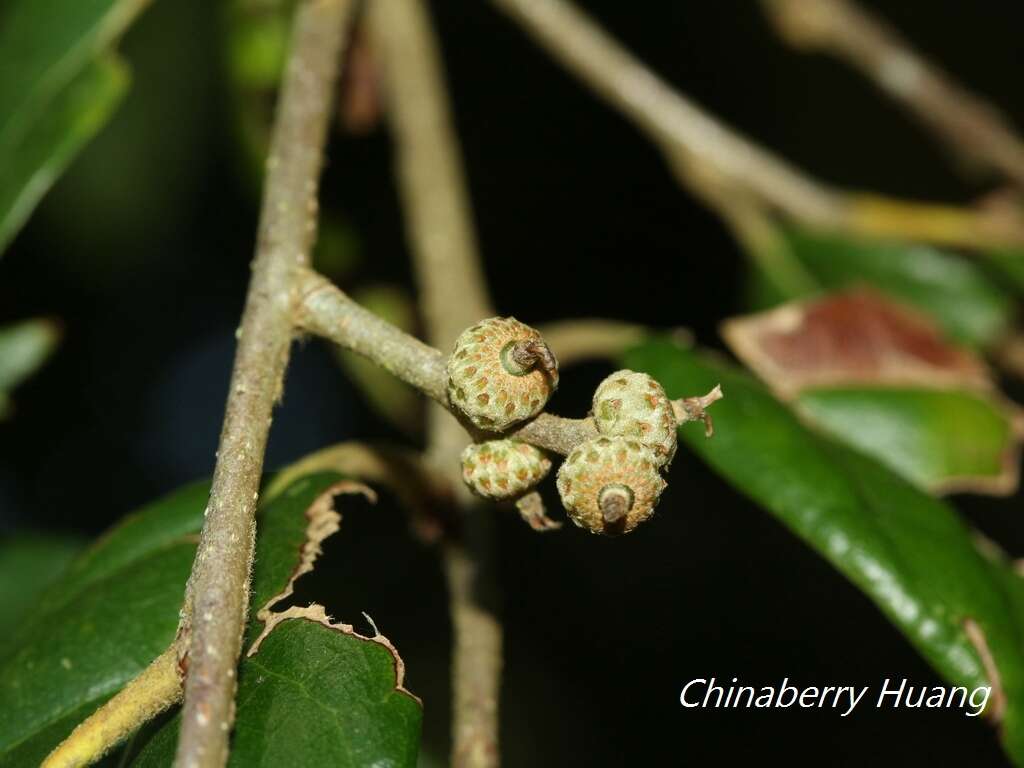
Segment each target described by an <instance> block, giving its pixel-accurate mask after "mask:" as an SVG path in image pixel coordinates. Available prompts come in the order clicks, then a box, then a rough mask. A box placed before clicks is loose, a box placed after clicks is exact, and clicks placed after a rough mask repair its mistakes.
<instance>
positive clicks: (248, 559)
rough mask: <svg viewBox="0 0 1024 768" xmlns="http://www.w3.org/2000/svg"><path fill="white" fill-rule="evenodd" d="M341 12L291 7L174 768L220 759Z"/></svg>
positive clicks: (313, 205) (202, 554)
mask: <svg viewBox="0 0 1024 768" xmlns="http://www.w3.org/2000/svg"><path fill="white" fill-rule="evenodd" d="M349 10H350V3H349V0H305V1H304V2H301V3H300V4H299V6H298V9H297V11H296V15H295V25H294V30H293V32H292V42H291V45H292V48H291V53H290V56H289V59H288V62H287V67H286V71H285V75H284V81H283V84H282V90H281V94H280V97H279V102H278V108H277V115H276V119H275V125H274V131H273V136H272V139H271V146H270V155H269V157H268V159H267V177H266V184H265V188H264V196H263V206H262V210H261V212H260V225H259V237H258V242H257V245H256V256H255V259H254V260H253V264H252V279H251V281H250V283H249V292H248V296H247V298H246V304H245V310H244V312H243V315H242V322H241V326H240V328H239V334H238V350H237V353H236V356H235V364H234V370H233V371H232V374H231V384H230V391H229V393H228V401H227V408H226V412H225V417H224V426H223V429H222V432H221V437H220V445H219V448H218V451H217V465H216V468H215V470H214V474H213V486H212V489H211V492H210V500H209V504H208V506H207V509H206V519H205V523H204V525H203V530H202V534H201V537H200V541H199V550H198V552H197V554H196V559H195V563H194V565H193V568H192V575H191V576H190V578H189V583H188V587H187V589H186V598H185V606H184V609H183V614H182V626H181V630H182V634H183V636H185V637H188V638H189V646H188V658H187V669H188V674H187V676H186V679H185V700H184V709H183V712H182V718H181V734H180V737H179V741H178V751H177V755H176V757H175V765H176V766H178V768H206V767H208V766H209V767H210V768H219V766H222V765H224V763H225V762H226V761H227V756H228V739H229V735H230V730H231V726H232V722H233V718H234V694H235V687H236V682H235V668H236V665H237V663H238V656H239V652H240V649H241V640H242V632H243V629H244V627H245V621H246V615H247V609H248V603H249V573H250V568H251V564H252V554H253V546H254V540H255V522H254V515H255V510H256V500H257V495H258V489H259V484H260V476H261V472H262V469H263V457H264V451H265V448H266V443H267V435H268V432H269V429H270V421H271V411H272V410H273V406H274V403H275V402H276V401H277V400H278V398H279V397H280V395H281V390H282V386H283V377H284V371H285V368H286V366H287V362H288V352H289V347H290V345H291V341H292V333H293V327H292V317H293V310H294V306H295V302H296V299H297V297H298V294H297V291H296V287H297V280H298V274H299V273H298V269H299V268H301V267H303V266H305V265H307V264H308V262H309V250H310V247H311V245H312V242H313V239H314V236H315V233H316V213H317V186H318V180H319V176H320V168H321V164H322V157H323V146H324V140H325V136H326V129H327V122H328V116H329V115H330V111H331V109H330V103H331V96H332V93H333V90H334V83H335V79H336V74H337V69H338V61H339V57H340V51H341V45H342V39H343V34H344V27H345V21H346V19H347V17H348V13H349Z"/></svg>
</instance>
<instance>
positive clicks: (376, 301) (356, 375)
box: [336, 285, 422, 434]
mask: <svg viewBox="0 0 1024 768" xmlns="http://www.w3.org/2000/svg"><path fill="white" fill-rule="evenodd" d="M352 297H353V298H354V299H355V300H356V301H358V302H359V303H360V304H362V305H363V306H364V307H366V309H368V310H370V311H371V312H373V313H374V314H376V315H378V316H380V317H382V318H384V319H385V320H387V321H388V322H389V323H391V324H392V325H396V326H398V327H399V328H401V329H402V330H403V331H405V332H407V333H412V332H413V330H414V329H415V326H416V312H415V309H414V307H413V303H412V298H411V297H410V296H409V295H408V294H407V293H406V292H405V291H404V290H402V289H401V288H400V287H398V286H395V285H375V286H370V287H367V288H363V289H361V290H357V291H354V292H353V295H352ZM336 354H337V356H338V360H339V361H340V362H341V365H342V367H343V368H344V369H345V371H346V372H347V373H348V375H349V376H350V377H351V378H352V380H353V381H354V382H355V384H356V386H358V387H359V390H360V391H361V392H362V393H363V395H364V396H365V397H366V399H367V402H368V403H369V404H370V407H372V408H373V410H374V411H376V413H377V414H378V415H380V416H381V417H383V418H384V419H386V420H387V421H389V422H390V423H392V424H394V425H395V426H396V427H398V428H399V429H401V430H402V431H403V432H405V433H406V434H415V433H416V431H417V429H418V428H419V425H420V414H421V412H422V411H421V407H420V404H421V400H420V397H419V394H418V393H417V392H416V391H415V390H414V389H413V388H412V387H410V386H409V385H408V384H406V383H405V382H403V381H401V380H400V379H397V378H395V377H394V376H392V375H391V374H390V373H388V372H387V371H385V370H384V369H383V368H381V367H380V366H378V365H376V364H374V363H372V362H370V361H369V360H367V359H366V358H365V357H362V356H360V355H357V354H355V353H353V352H348V351H345V350H343V349H338V350H337V352H336Z"/></svg>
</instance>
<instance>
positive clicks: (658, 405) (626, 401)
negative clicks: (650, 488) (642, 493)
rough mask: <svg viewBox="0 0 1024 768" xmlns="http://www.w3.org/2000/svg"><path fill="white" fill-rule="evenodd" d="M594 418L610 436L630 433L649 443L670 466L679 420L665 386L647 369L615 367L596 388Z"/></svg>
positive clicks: (663, 464) (657, 457)
mask: <svg viewBox="0 0 1024 768" xmlns="http://www.w3.org/2000/svg"><path fill="white" fill-rule="evenodd" d="M593 414H594V422H595V423H596V425H597V431H598V432H600V433H601V434H602V435H606V436H608V437H628V438H632V439H634V440H636V441H637V442H638V443H640V444H641V445H645V446H647V447H648V448H649V449H650V450H651V452H652V453H653V454H654V457H655V460H656V462H657V465H658V467H659V468H661V469H667V468H668V466H669V464H671V463H672V458H673V457H674V456H675V455H676V444H677V442H678V439H679V435H678V422H677V421H676V416H675V412H674V411H673V409H672V401H671V400H669V399H668V395H666V394H665V390H664V388H663V387H662V386H661V384H659V383H658V382H657V381H655V380H654V379H652V378H651V377H650V376H648V375H647V374H646V373H637V372H636V371H630V370H622V371H616V372H615V373H613V374H612V375H611V376H609V377H608V378H606V379H605V380H604V381H602V382H601V383H600V384H599V385H598V387H597V390H596V391H595V392H594V405H593Z"/></svg>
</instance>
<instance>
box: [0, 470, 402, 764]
mask: <svg viewBox="0 0 1024 768" xmlns="http://www.w3.org/2000/svg"><path fill="white" fill-rule="evenodd" d="M339 479H340V476H339V475H337V474H336V473H326V472H323V473H317V474H313V475H306V476H302V477H299V478H297V479H296V480H295V481H294V482H292V483H291V484H290V485H289V486H288V487H287V488H285V489H284V490H283V491H281V492H280V493H279V494H277V495H275V496H273V497H270V498H267V499H265V500H264V502H263V504H262V506H261V509H260V511H259V526H258V530H259V535H258V537H257V545H256V546H257V550H256V562H255V567H254V573H253V599H254V601H256V600H261V599H264V600H265V599H266V598H267V597H268V596H269V595H273V594H276V593H277V592H278V591H280V590H281V589H282V588H283V586H284V583H283V582H286V581H287V579H288V578H290V576H291V574H292V573H294V572H295V571H296V569H297V568H298V566H299V561H300V555H301V552H302V543H303V542H305V540H306V527H307V525H308V524H309V520H308V519H307V517H306V512H307V510H309V508H310V506H311V504H312V503H313V502H314V501H315V500H316V499H317V498H318V497H319V496H320V495H321V494H322V493H324V492H325V491H327V490H328V489H329V488H331V486H332V485H333V484H334V483H336V482H337V481H338V480H339ZM208 493H209V486H208V484H205V483H203V484H197V485H194V486H190V487H187V488H185V489H183V490H181V491H178V492H177V493H175V494H173V495H171V496H169V497H167V498H166V499H164V500H162V501H159V502H156V503H155V504H152V505H150V506H149V507H146V508H144V509H143V510H141V511H140V512H138V513H136V514H134V515H131V516H129V517H128V518H126V519H125V520H124V521H123V522H122V523H121V524H120V525H118V526H117V527H115V528H114V529H112V530H111V531H110V532H109V533H108V534H106V535H105V536H104V537H102V538H101V539H100V540H99V541H98V542H96V543H95V544H94V545H93V546H92V547H91V548H90V549H88V550H87V551H86V552H85V553H83V554H82V555H81V556H80V557H79V558H78V559H77V560H75V561H74V563H73V564H72V565H71V567H70V568H69V569H68V570H67V571H66V572H65V573H64V575H63V576H62V577H61V578H59V579H58V580H57V582H56V583H54V584H53V586H51V587H50V589H48V590H47V591H46V592H45V594H44V595H43V596H42V597H41V598H40V599H39V601H38V603H37V607H36V610H35V611H34V612H33V613H32V614H31V615H30V616H29V617H28V618H27V619H26V620H25V622H24V623H22V625H21V626H20V627H18V628H16V630H15V632H14V635H13V637H12V638H11V642H10V644H9V645H8V650H7V653H6V654H5V655H4V656H2V657H0V700H2V701H3V702H4V717H3V718H0V765H5V766H6V765H35V764H38V763H39V761H40V760H41V759H42V758H43V757H44V756H45V755H46V754H47V753H48V752H49V751H50V750H51V749H52V748H53V747H54V746H56V744H57V743H58V742H59V741H60V740H61V739H63V738H64V737H65V736H67V734H68V733H69V732H70V731H71V730H72V728H73V727H74V726H75V725H76V724H77V723H78V722H79V721H80V720H81V719H83V718H84V717H85V716H86V715H88V714H89V713H91V712H92V711H94V710H95V709H96V708H97V707H98V706H99V705H100V704H102V703H103V702H104V701H106V700H107V699H108V698H109V697H110V696H112V695H113V694H114V693H115V692H117V691H118V690H119V689H120V688H121V687H122V686H123V685H124V684H125V683H126V682H127V681H128V680H130V679H131V678H132V677H134V676H135V675H136V674H138V673H139V672H140V671H141V670H142V669H143V668H144V667H145V666H146V665H147V664H148V663H149V662H150V661H151V660H152V659H154V658H156V656H157V655H158V654H159V653H161V652H162V651H163V650H164V649H165V648H166V647H167V645H168V644H169V643H170V642H171V640H172V639H173V638H174V634H175V630H176V628H177V623H178V610H179V608H180V605H181V600H182V597H183V594H184V585H185V581H186V579H187V577H188V573H189V570H190V568H191V564H192V559H193V557H194V555H195V548H196V542H197V540H198V531H199V529H200V527H201V526H202V521H203V510H204V508H205V505H206V501H207V497H208ZM259 607H260V604H259V603H256V604H255V608H259ZM253 613H255V611H253ZM254 621H255V620H254ZM295 623H298V622H295ZM252 629H253V630H256V629H257V628H256V627H253V628H252ZM282 629H284V627H281V628H279V629H277V630H275V631H274V632H273V633H272V634H271V635H270V637H268V639H267V643H268V646H267V647H268V648H269V649H273V650H274V653H272V654H268V656H266V657H265V656H264V652H263V651H261V653H260V654H258V655H257V656H256V657H254V658H253V659H252V660H250V661H249V662H247V664H248V667H247V668H248V669H249V670H254V671H253V672H251V673H249V680H248V682H247V683H243V685H245V686H251V688H246V689H245V690H252V691H253V694H252V696H251V697H249V698H248V699H246V700H245V701H243V702H242V703H243V704H244V706H240V709H239V714H238V721H237V730H236V734H237V738H242V736H241V735H242V734H243V733H244V734H248V735H249V736H251V737H252V738H257V737H259V738H264V737H266V736H267V735H268V734H271V733H272V734H273V736H274V738H275V739H278V740H279V742H278V743H279V744H288V743H291V742H298V741H301V739H303V738H305V737H304V736H303V735H302V734H299V733H295V732H293V729H295V728H302V729H307V728H308V726H309V721H308V720H303V719H301V718H299V717H292V718H289V720H288V725H285V722H284V720H283V719H282V718H283V715H282V713H281V712H280V711H277V710H276V709H275V707H276V702H279V701H281V699H280V698H275V696H274V695H270V696H265V695H263V694H264V692H271V691H272V689H274V690H277V691H281V690H285V691H288V692H289V693H290V694H291V695H293V696H294V695H295V694H296V691H298V692H299V693H300V694H301V695H305V694H302V693H301V692H302V691H303V690H304V689H303V688H302V687H301V686H302V684H304V683H306V682H309V680H306V679H302V678H300V677H299V675H300V674H302V673H303V672H305V671H307V670H315V669H317V668H319V669H320V671H322V670H323V665H327V664H332V663H333V664H337V663H340V662H339V661H338V658H337V653H338V652H337V649H336V646H337V643H338V640H337V639H336V638H335V637H334V635H335V634H337V631H336V630H331V629H328V628H326V627H323V626H319V625H318V626H312V627H308V628H302V629H300V630H298V631H295V630H294V629H291V630H289V631H288V632H284V633H283V636H282V637H277V638H276V639H275V636H276V635H278V633H279V632H281V630H282ZM271 640H273V641H274V642H273V643H271ZM344 642H345V643H346V644H347V645H351V646H352V647H351V648H348V651H347V657H346V659H345V663H346V664H347V665H348V666H347V667H346V669H347V670H349V671H348V673H347V677H346V678H345V679H344V680H343V681H336V680H334V678H332V677H324V678H323V679H322V680H320V681H319V683H320V686H319V688H320V690H323V691H326V694H325V695H331V696H334V697H335V698H334V699H332V700H331V701H332V706H333V705H334V704H337V705H338V706H341V707H343V712H342V713H341V714H339V715H338V716H339V717H341V716H342V715H343V716H344V717H345V718H347V723H348V724H349V726H350V728H351V730H350V733H361V734H366V733H382V732H383V733H385V735H387V736H389V737H391V738H392V742H391V743H392V745H393V746H394V745H402V748H403V749H405V748H407V745H408V744H409V743H415V741H416V739H417V738H418V729H419V713H418V709H419V707H418V705H416V704H415V702H412V700H411V699H409V701H410V702H412V703H413V705H414V706H415V708H416V711H415V712H412V711H411V710H409V709H408V704H406V703H405V702H404V700H403V701H401V702H399V703H397V704H395V703H394V702H391V701H388V702H386V708H387V709H388V711H389V712H390V711H391V710H390V707H392V706H393V707H395V708H396V709H399V710H401V711H402V712H403V718H404V719H403V720H402V721H401V722H402V724H403V726H404V727H405V728H406V730H404V731H403V732H402V733H401V734H396V733H394V732H392V731H390V730H387V729H386V728H385V726H384V725H382V724H381V723H380V722H378V721H377V720H376V719H373V718H376V717H377V716H378V715H379V714H380V709H379V708H380V707H385V703H381V702H377V705H378V707H377V708H374V707H371V706H369V705H368V704H367V702H366V701H364V700H362V699H360V700H358V701H356V702H351V701H347V702H346V701H343V699H344V697H343V696H342V695H341V694H340V693H338V691H339V690H340V689H342V688H344V690H346V691H348V692H351V690H352V689H353V688H356V689H359V687H360V686H362V689H361V690H365V691H373V690H377V689H378V688H380V687H382V686H383V685H384V683H385V682H389V683H390V687H391V688H394V685H395V666H394V658H393V657H392V655H391V654H390V653H388V652H387V650H386V649H384V648H383V647H382V646H380V645H378V644H377V643H374V642H371V641H367V640H363V639H359V638H348V639H347V640H346V641H344ZM364 645H365V646H373V647H372V648H370V649H368V650H367V649H364V648H362V646H364ZM356 647H358V648H359V650H358V651H356V650H353V648H356ZM294 653H301V655H300V657H299V659H298V660H296V659H295V657H294V656H293V655H292V654H294ZM332 653H333V654H335V656H334V657H333V659H334V660H333V662H332V660H331V659H332V656H331V654H332ZM360 653H361V654H362V657H360V656H359V654H360ZM381 653H383V654H384V655H386V657H387V662H388V665H389V666H388V667H387V673H388V675H387V677H386V679H385V678H384V677H383V671H382V670H383V669H384V664H383V661H382V660H383V656H381ZM357 662H359V663H357ZM247 668H246V667H243V676H244V675H245V670H246V669H247ZM277 673H281V674H285V675H286V676H288V677H289V678H290V679H289V680H284V679H282V680H278V679H277V678H274V685H273V686H266V687H265V686H263V683H264V682H265V677H266V676H269V675H270V674H277ZM310 674H315V672H310ZM345 686H347V687H345ZM401 697H402V698H403V699H407V698H408V696H406V695H405V694H402V695H401ZM314 701H316V700H310V699H309V698H308V696H307V697H306V704H305V706H307V707H312V706H316V707H321V705H322V704H323V700H319V701H318V703H315V704H314ZM371 701H373V700H372V699H371ZM321 712H322V709H321ZM305 717H307V718H308V717H309V713H308V712H306V714H305ZM268 722H273V723H274V727H273V728H268V727H267V723H268ZM318 732H320V733H322V731H318ZM161 733H163V731H160V732H158V734H157V736H155V737H154V739H157V738H158V737H159V736H160V734H161ZM372 743H374V742H371V741H367V744H366V749H370V748H371V745H372ZM322 746H323V745H322ZM397 748H398V747H397V746H395V749H397ZM382 749H383V748H382ZM275 754H277V753H275ZM363 754H365V752H364V753H363ZM382 754H390V753H387V752H386V751H384V752H382ZM278 764H281V763H278ZM298 764H302V762H301V761H300V762H299V763H298ZM307 764H308V763H307ZM396 764H397V763H396Z"/></svg>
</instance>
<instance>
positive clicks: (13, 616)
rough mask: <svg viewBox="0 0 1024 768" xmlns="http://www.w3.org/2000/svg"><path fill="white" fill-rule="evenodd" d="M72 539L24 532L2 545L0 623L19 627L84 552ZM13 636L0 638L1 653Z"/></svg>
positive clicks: (0, 552)
mask: <svg viewBox="0 0 1024 768" xmlns="http://www.w3.org/2000/svg"><path fill="white" fill-rule="evenodd" d="M82 546H83V545H82V542H81V541H79V540H78V539H75V538H71V537H59V536H47V535H44V534H40V533H21V534H18V535H16V536H12V537H11V538H9V539H7V540H6V541H3V542H0V622H3V626H5V627H7V628H8V632H10V628H13V627H16V626H17V625H18V623H19V622H20V621H21V618H22V617H23V616H24V615H25V614H27V613H29V612H30V611H31V609H32V607H33V606H34V605H35V603H36V600H37V598H38V596H39V594H40V593H41V592H42V591H43V590H44V589H46V587H48V586H50V584H52V583H53V582H54V581H55V580H56V578H57V577H58V576H59V575H60V573H61V571H63V570H64V569H65V568H66V567H67V565H68V563H69V562H70V561H71V559H72V558H73V557H74V556H75V555H76V554H78V552H80V551H81V549H82ZM9 638H10V635H5V636H0V654H2V653H3V648H4V646H5V645H6V643H7V642H9Z"/></svg>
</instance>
